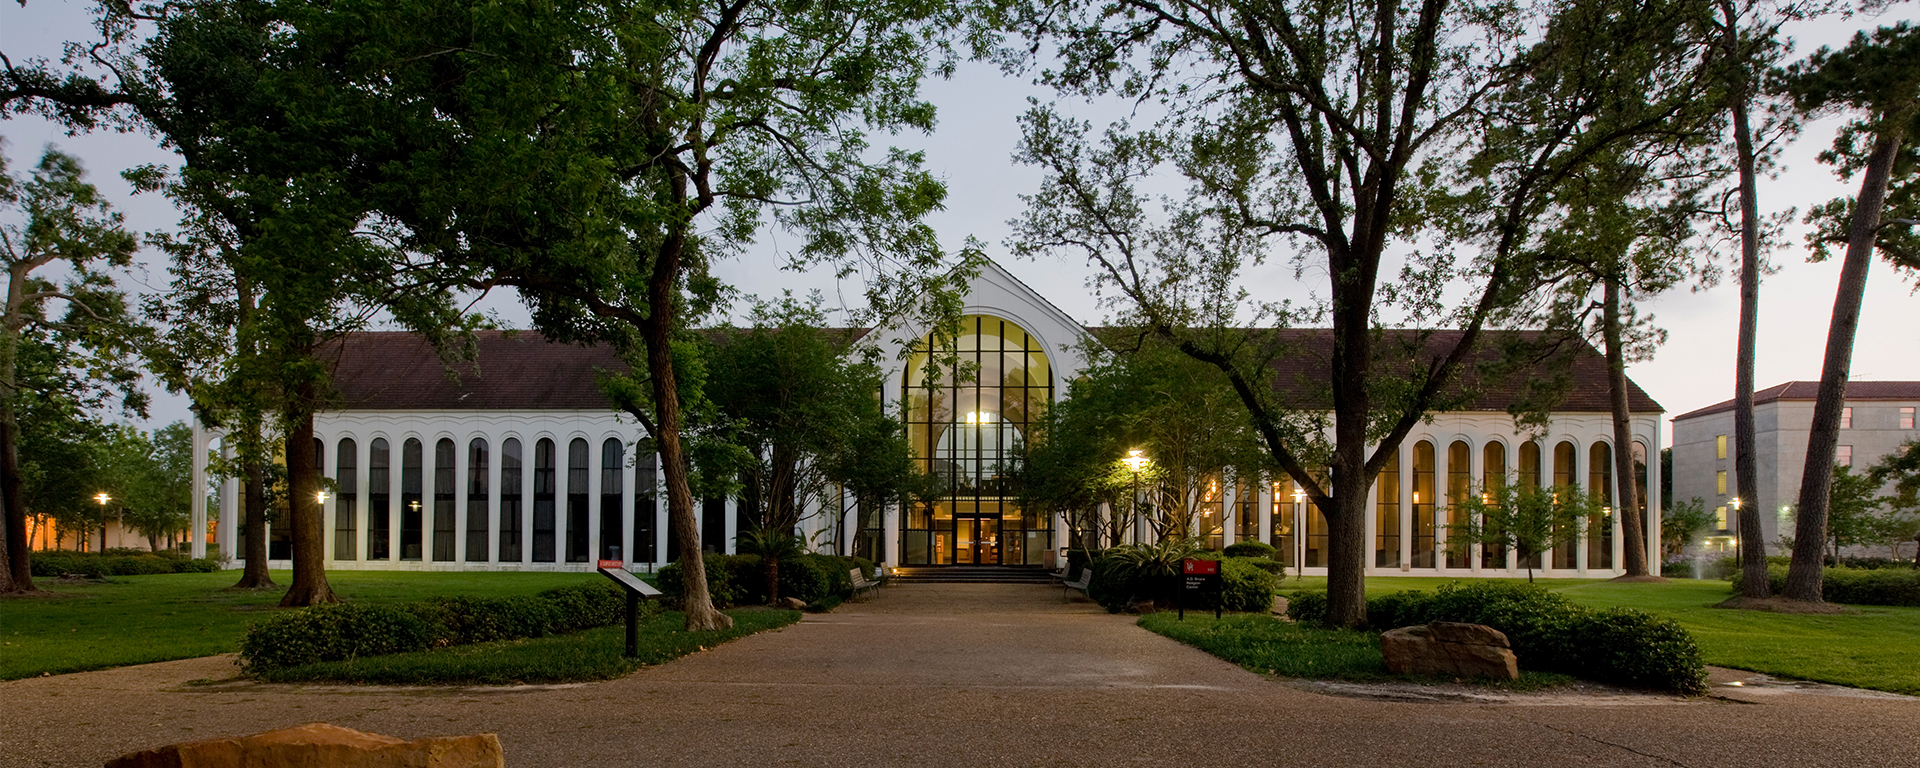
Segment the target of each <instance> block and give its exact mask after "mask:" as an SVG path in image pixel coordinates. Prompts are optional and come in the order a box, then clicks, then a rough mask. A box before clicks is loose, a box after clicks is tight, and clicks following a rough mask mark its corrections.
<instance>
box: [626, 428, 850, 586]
mask: <svg viewBox="0 0 1920 768" xmlns="http://www.w3.org/2000/svg"><path fill="white" fill-rule="evenodd" d="M633 451H634V456H633V458H634V462H633V556H632V557H630V558H628V559H629V560H634V561H637V562H642V563H651V562H655V561H657V560H659V559H660V558H659V549H660V545H659V541H660V539H659V533H658V531H659V530H660V529H659V525H660V524H659V519H660V512H659V509H658V507H657V506H656V505H655V497H654V493H655V489H656V488H657V487H658V486H659V485H660V475H659V469H658V468H659V461H660V456H659V454H657V453H654V450H653V441H652V440H651V439H648V438H644V437H643V438H640V440H638V441H637V442H635V443H634V448H633ZM868 559H869V560H878V559H879V558H877V557H872V556H868Z"/></svg>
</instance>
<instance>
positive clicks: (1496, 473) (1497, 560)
mask: <svg viewBox="0 0 1920 768" xmlns="http://www.w3.org/2000/svg"><path fill="white" fill-rule="evenodd" d="M1480 454H1481V462H1480V490H1481V492H1482V493H1488V494H1491V493H1497V492H1499V490H1500V488H1501V487H1503V486H1505V485H1506V484H1507V446H1505V445H1503V444H1501V443H1487V444H1486V446H1485V447H1483V448H1481V450H1480ZM1480 566H1481V567H1483V568H1505V567H1507V548H1506V547H1504V546H1501V545H1499V544H1482V545H1481V546H1480Z"/></svg>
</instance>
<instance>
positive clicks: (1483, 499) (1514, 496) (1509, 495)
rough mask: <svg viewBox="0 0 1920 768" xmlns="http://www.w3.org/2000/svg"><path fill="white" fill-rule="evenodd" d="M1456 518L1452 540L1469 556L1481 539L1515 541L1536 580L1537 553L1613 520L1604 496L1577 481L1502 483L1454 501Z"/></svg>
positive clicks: (1449, 530) (1509, 543)
mask: <svg viewBox="0 0 1920 768" xmlns="http://www.w3.org/2000/svg"><path fill="white" fill-rule="evenodd" d="M1452 511H1453V514H1452V515H1451V517H1452V518H1453V519H1454V520H1455V522H1454V523H1453V524H1452V525H1449V526H1447V546H1448V548H1449V549H1450V550H1452V551H1453V553H1454V554H1455V555H1457V556H1463V555H1465V554H1466V553H1467V552H1468V551H1469V548H1470V547H1472V546H1475V545H1489V546H1495V547H1511V548H1512V549H1513V550H1514V552H1515V553H1517V554H1518V555H1519V556H1520V560H1521V561H1522V562H1525V563H1526V564H1527V581H1528V582H1529V583H1531V582H1532V581H1533V558H1534V556H1535V555H1538V554H1542V553H1544V552H1546V551H1547V550H1550V549H1554V548H1556V547H1570V546H1573V545H1574V543H1575V542H1577V541H1579V540H1580V536H1581V535H1582V534H1583V533H1585V532H1586V526H1588V525H1612V524H1613V521H1612V519H1611V515H1610V514H1609V513H1608V512H1607V511H1606V510H1604V509H1602V508H1601V507H1600V503H1599V500H1598V499H1597V498H1595V497H1594V496H1591V495H1589V494H1588V493H1587V492H1585V491H1583V490H1581V489H1580V488H1578V487H1576V486H1571V485H1559V486H1553V487H1551V488H1540V487H1535V486H1530V485H1519V484H1502V485H1498V486H1495V487H1493V488H1489V489H1483V491H1482V492H1481V493H1480V494H1478V495H1471V494H1470V495H1469V496H1468V497H1467V499H1466V501H1464V502H1461V503H1458V504H1454V505H1452Z"/></svg>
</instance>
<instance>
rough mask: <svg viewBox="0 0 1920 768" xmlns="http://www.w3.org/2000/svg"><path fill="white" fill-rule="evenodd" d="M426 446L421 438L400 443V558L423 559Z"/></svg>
mask: <svg viewBox="0 0 1920 768" xmlns="http://www.w3.org/2000/svg"><path fill="white" fill-rule="evenodd" d="M422 450H424V449H423V448H422V447H421V445H420V441H419V440H416V439H414V438H407V441H406V442H404V443H401V444H400V559H401V560H419V559H420V558H421V556H422V555H423V550H422V549H421V544H422V541H421V533H422V529H421V517H422V515H423V514H424V510H423V509H422V507H421V505H422V504H424V503H425V500H424V499H423V498H421V492H422V483H421V480H422V479H423V478H422V477H421V474H420V473H421V467H420V464H421V460H422V459H423V458H424V457H423V456H422V455H421V451H422Z"/></svg>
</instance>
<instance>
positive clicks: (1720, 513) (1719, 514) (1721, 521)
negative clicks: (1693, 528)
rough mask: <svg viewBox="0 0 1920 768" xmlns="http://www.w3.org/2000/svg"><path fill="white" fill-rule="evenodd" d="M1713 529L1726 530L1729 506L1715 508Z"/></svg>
mask: <svg viewBox="0 0 1920 768" xmlns="http://www.w3.org/2000/svg"><path fill="white" fill-rule="evenodd" d="M1713 529H1714V530H1716V531H1724V530H1726V529H1727V508H1726V507H1724V506H1721V507H1714V508H1713Z"/></svg>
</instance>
